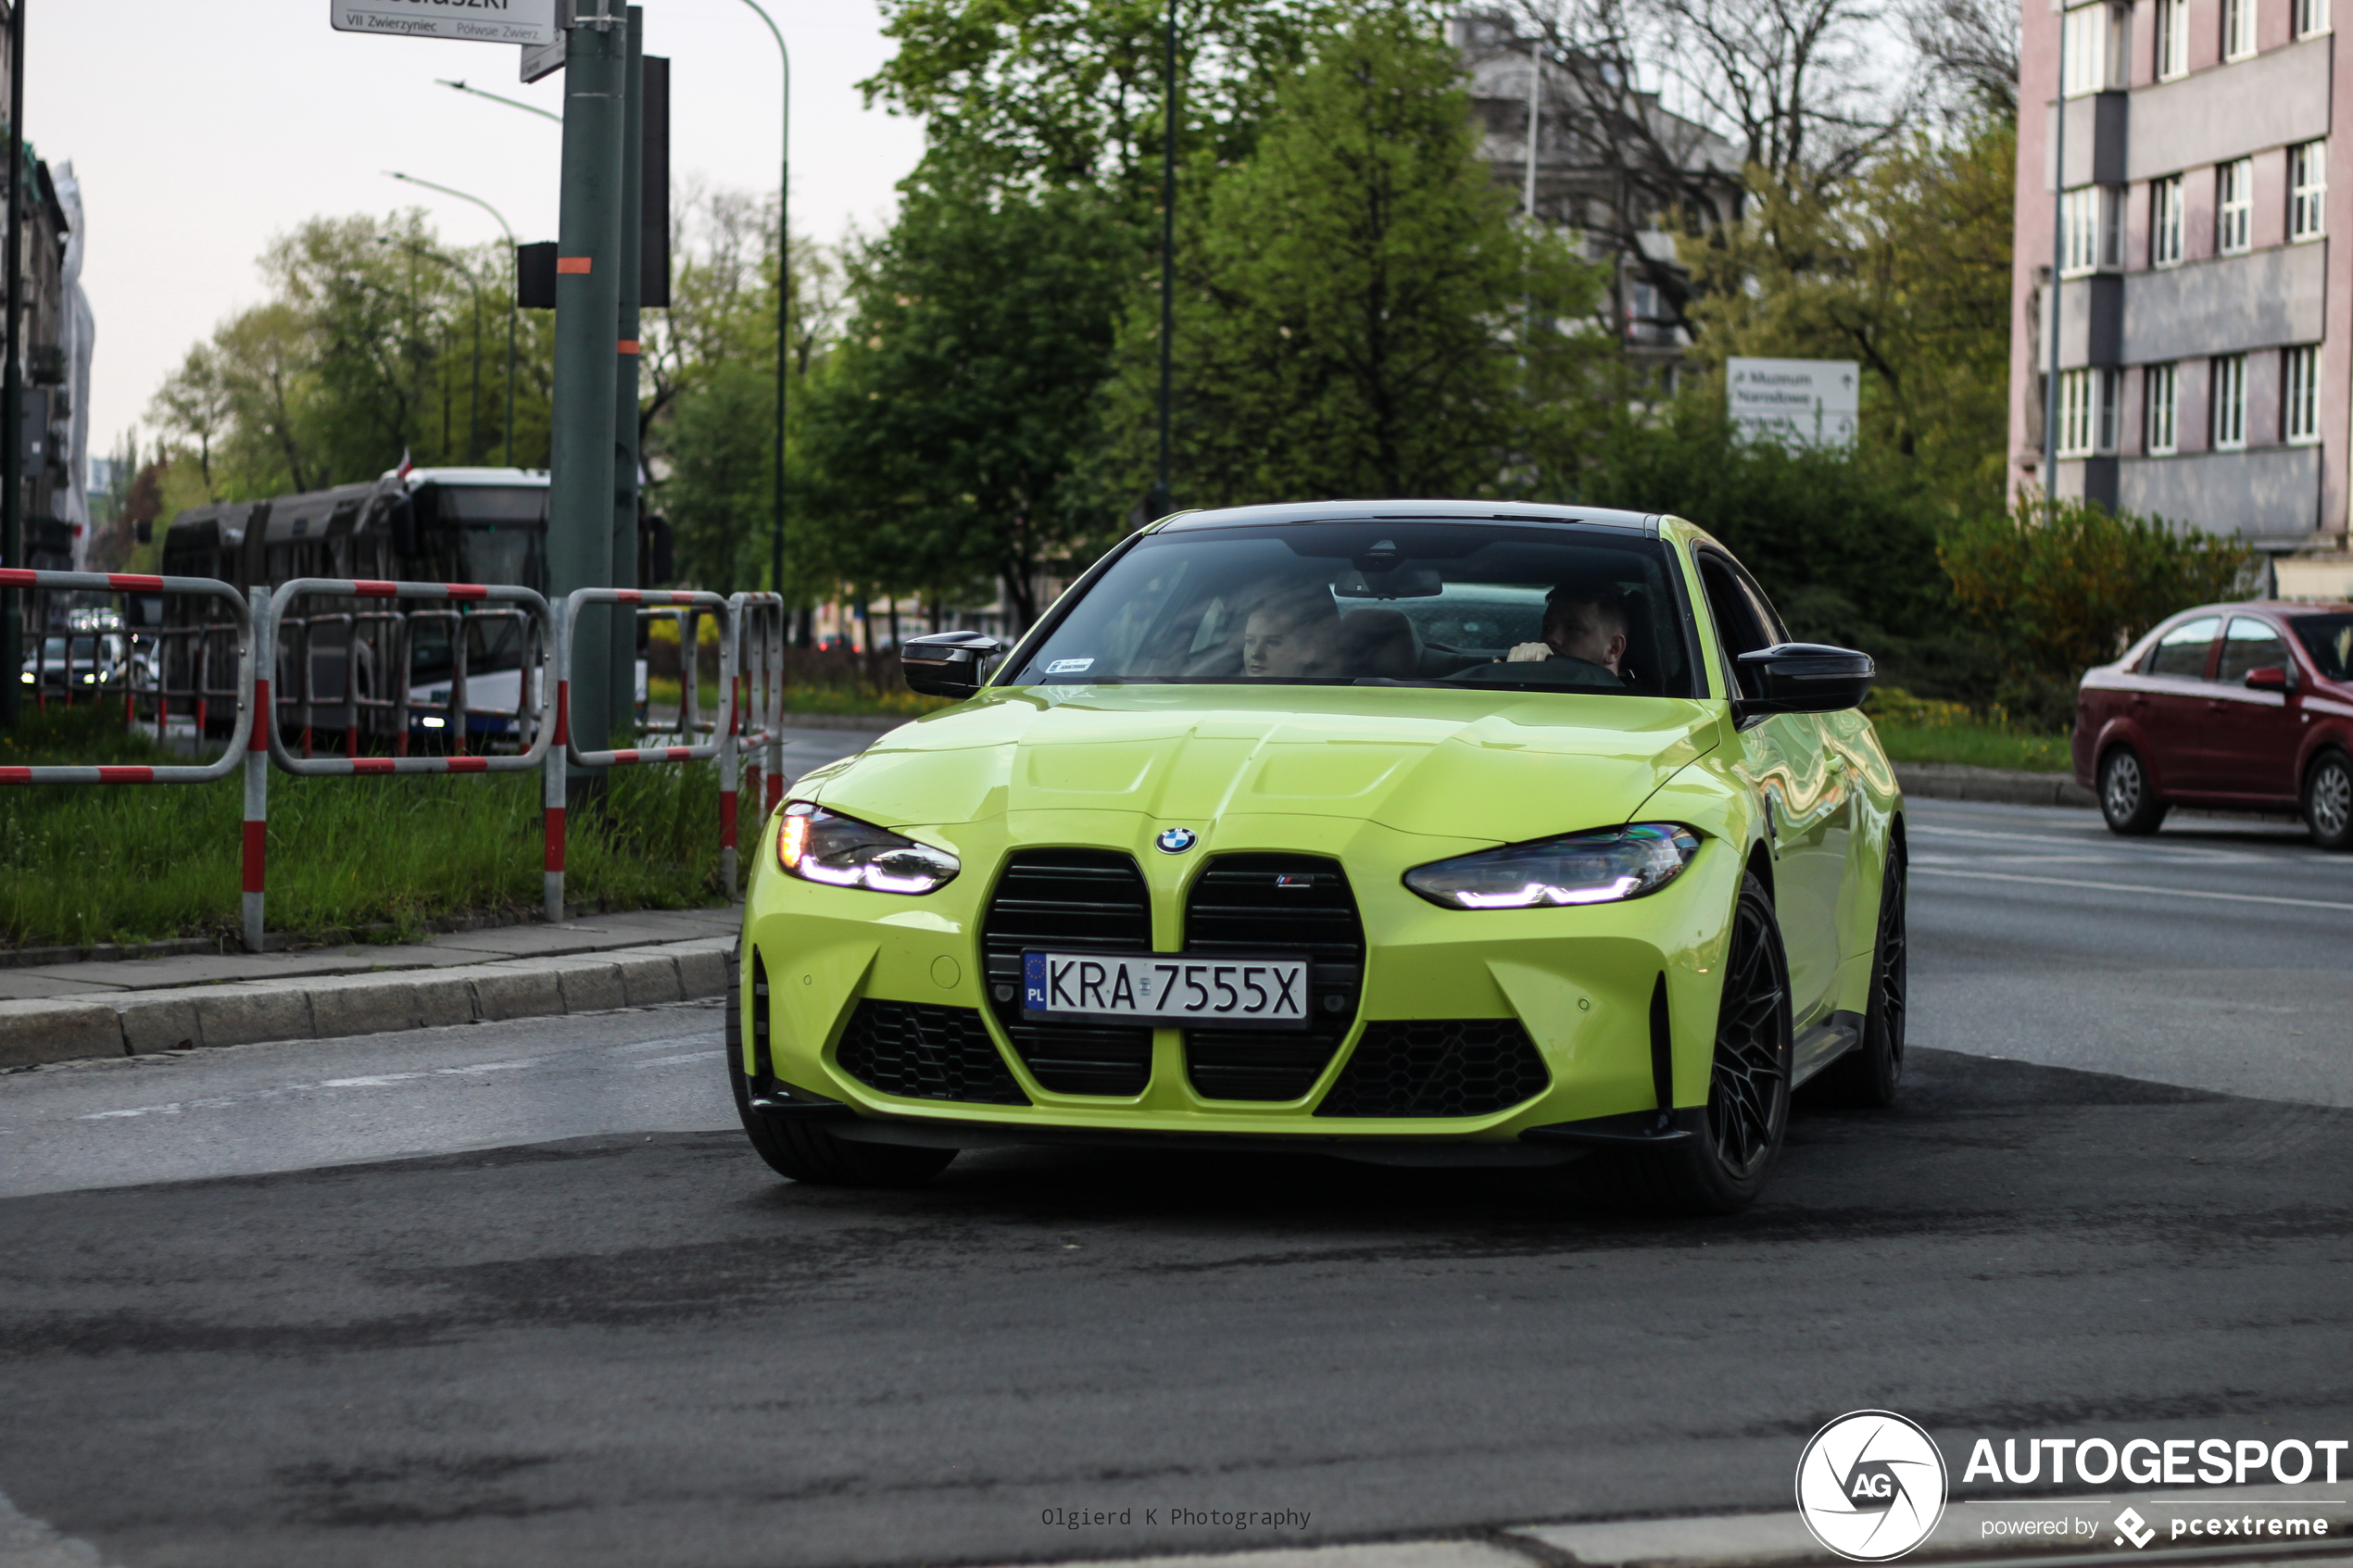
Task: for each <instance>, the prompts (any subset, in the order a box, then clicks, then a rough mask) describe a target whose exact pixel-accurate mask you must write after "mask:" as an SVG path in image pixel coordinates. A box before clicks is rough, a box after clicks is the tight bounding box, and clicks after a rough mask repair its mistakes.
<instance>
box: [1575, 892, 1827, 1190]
mask: <svg viewBox="0 0 2353 1568" xmlns="http://www.w3.org/2000/svg"><path fill="white" fill-rule="evenodd" d="M1792 1059H1793V1034H1792V1030H1791V1025H1790V997H1789V960H1788V958H1787V957H1786V956H1785V954H1784V953H1783V951H1782V947H1781V934H1780V923H1779V922H1778V920H1777V919H1776V917H1775V916H1774V913H1773V899H1772V895H1770V894H1768V893H1767V892H1766V891H1765V884H1763V883H1761V882H1759V881H1757V880H1756V878H1755V875H1754V874H1752V873H1746V872H1743V875H1742V877H1741V890H1740V900H1739V902H1738V903H1737V904H1736V905H1735V906H1734V907H1733V910H1732V930H1731V941H1730V947H1729V950H1728V951H1727V953H1726V955H1725V960H1724V998H1723V1000H1722V1002H1721V1003H1720V1004H1718V1009H1717V1017H1716V1048H1715V1053H1714V1056H1713V1059H1712V1060H1711V1062H1710V1064H1709V1070H1708V1085H1707V1105H1706V1108H1705V1111H1704V1112H1703V1111H1695V1110H1682V1111H1679V1112H1677V1113H1676V1120H1677V1122H1678V1123H1680V1125H1681V1126H1682V1128H1683V1130H1684V1131H1685V1132H1686V1133H1687V1134H1688V1135H1687V1136H1685V1137H1682V1138H1680V1139H1678V1140H1676V1141H1675V1142H1673V1143H1671V1144H1668V1145H1667V1146H1666V1147H1664V1148H1658V1149H1647V1150H1643V1151H1642V1152H1640V1153H1634V1154H1629V1155H1627V1156H1624V1157H1622V1158H1612V1157H1603V1158H1601V1159H1599V1160H1592V1161H1589V1163H1590V1164H1592V1166H1593V1169H1592V1171H1591V1172H1589V1173H1588V1174H1589V1176H1591V1177H1596V1178H1599V1181H1600V1187H1601V1191H1602V1193H1603V1194H1604V1195H1605V1196H1608V1197H1611V1198H1619V1199H1623V1200H1629V1201H1631V1202H1633V1203H1636V1204H1639V1205H1641V1206H1642V1207H1645V1208H1655V1209H1664V1210H1669V1211H1672V1212H1675V1213H1682V1214H1736V1213H1738V1212H1739V1211H1740V1210H1743V1209H1745V1208H1747V1207H1748V1206H1749V1204H1750V1203H1752V1202H1753V1201H1755V1198H1756V1195H1757V1194H1758V1193H1759V1192H1761V1191H1763V1190H1764V1187H1765V1178H1766V1176H1767V1174H1768V1173H1769V1172H1770V1171H1771V1169H1772V1165H1773V1158H1774V1156H1775V1155H1777V1154H1779V1153H1780V1148H1781V1139H1782V1136H1783V1135H1785V1134H1786V1133H1787V1132H1788V1130H1789V1101H1790V1072H1791V1068H1792V1065H1793V1060H1792Z"/></svg>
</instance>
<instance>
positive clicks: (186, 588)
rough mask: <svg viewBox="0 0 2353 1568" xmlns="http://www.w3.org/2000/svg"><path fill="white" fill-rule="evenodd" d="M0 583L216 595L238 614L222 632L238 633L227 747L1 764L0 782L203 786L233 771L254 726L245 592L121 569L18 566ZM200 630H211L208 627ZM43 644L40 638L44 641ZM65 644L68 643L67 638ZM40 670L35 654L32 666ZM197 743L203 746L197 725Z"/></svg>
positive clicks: (59, 589) (2, 574) (58, 589)
mask: <svg viewBox="0 0 2353 1568" xmlns="http://www.w3.org/2000/svg"><path fill="white" fill-rule="evenodd" d="M0 587H9V588H29V589H31V590H33V591H34V592H36V593H41V592H46V593H107V594H187V595H194V596H199V597H203V598H212V599H219V600H221V601H223V602H224V603H226V604H228V605H229V606H231V607H232V608H233V610H234V611H235V613H236V616H237V621H236V622H235V623H234V624H233V625H231V626H224V627H221V628H220V630H221V631H223V632H227V633H233V634H234V635H235V637H236V658H237V671H238V674H237V679H236V682H235V684H233V685H232V686H231V687H229V688H228V690H227V692H226V693H225V695H226V696H230V697H233V698H234V699H235V700H236V704H237V723H236V728H235V730H233V732H232V733H231V734H230V736H229V744H228V746H226V747H225V748H224V749H223V750H222V751H221V754H220V756H219V757H216V758H214V759H212V760H211V761H209V762H195V763H190V764H187V765H186V766H184V767H183V766H179V765H176V764H170V763H158V764H156V765H153V766H140V767H79V766H75V765H73V764H69V763H63V764H44V765H41V766H36V767H24V768H0V784H207V783H209V782H210V781H212V780H214V779H220V778H226V777H228V776H229V775H230V774H231V773H233V772H234V771H236V769H237V762H238V759H239V755H240V754H241V753H242V752H243V751H244V750H245V743H246V740H247V738H248V736H249V735H250V734H251V733H252V729H253V717H254V715H253V704H252V703H251V702H250V701H247V700H245V696H246V694H247V692H248V691H249V690H250V681H251V677H252V673H253V669H254V663H255V660H254V626H253V622H252V619H251V617H250V616H249V615H248V613H247V611H246V608H245V596H244V595H243V594H240V593H238V592H237V590H236V589H234V588H233V587H231V586H230V585H229V584H228V583H222V582H220V581H218V580H217V579H214V578H210V577H149V576H145V575H144V574H140V573H135V572H125V571H25V570H23V569H21V568H15V567H9V568H0ZM200 630H205V631H209V630H211V628H202V629H200ZM42 641H43V642H44V643H45V642H46V641H47V639H46V637H45V636H44V638H43V639H42ZM67 646H68V647H69V648H70V647H71V646H72V643H71V636H70V635H69V638H68V642H67ZM40 669H41V664H40V659H39V655H38V654H37V653H36V655H35V662H34V670H35V671H36V673H38V672H39V671H40ZM197 741H198V743H199V744H202V741H203V733H202V731H201V729H199V731H198V734H197Z"/></svg>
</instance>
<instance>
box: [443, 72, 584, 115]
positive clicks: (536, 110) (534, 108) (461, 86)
mask: <svg viewBox="0 0 2353 1568" xmlns="http://www.w3.org/2000/svg"><path fill="white" fill-rule="evenodd" d="M434 81H435V82H440V83H441V84H442V85H443V86H444V87H455V88H456V89H457V90H458V91H459V92H460V93H472V94H473V95H474V96H475V97H477V98H487V99H489V100H490V101H491V102H492V103H494V104H504V105H506V106H507V107H509V108H510V109H521V110H522V112H523V113H525V114H535V115H537V116H538V117H539V118H540V119H552V120H554V121H555V122H556V123H557V124H558V125H561V124H562V123H563V122H564V117H563V116H561V115H560V114H554V113H550V112H549V111H548V110H547V109H543V108H541V107H539V106H538V105H537V104H526V103H524V102H523V101H522V99H521V98H502V97H500V96H499V95H498V94H496V93H485V92H484V91H483V90H482V89H481V88H479V87H469V86H467V85H466V84H465V83H464V82H452V81H450V80H449V79H448V78H447V77H446V76H436V77H434Z"/></svg>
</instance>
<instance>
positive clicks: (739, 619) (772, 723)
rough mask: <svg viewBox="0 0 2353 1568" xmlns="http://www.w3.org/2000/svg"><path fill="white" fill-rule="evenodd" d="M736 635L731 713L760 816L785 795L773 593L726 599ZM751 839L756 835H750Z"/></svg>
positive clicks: (780, 643) (779, 643)
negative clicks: (757, 784) (755, 784)
mask: <svg viewBox="0 0 2353 1568" xmlns="http://www.w3.org/2000/svg"><path fill="white" fill-rule="evenodd" d="M728 606H729V612H730V615H731V616H732V618H733V620H734V623H735V626H736V679H737V681H738V682H739V683H740V684H741V687H742V689H741V690H740V691H739V692H738V693H737V695H736V711H737V712H738V713H741V714H746V715H749V716H751V717H750V721H749V722H745V723H743V724H741V725H739V728H740V729H741V731H742V734H741V735H740V737H739V741H738V744H739V745H740V746H742V747H743V749H744V750H745V751H746V752H748V753H749V754H750V755H751V756H753V757H755V758H757V759H759V760H758V761H756V762H754V763H753V765H752V767H751V770H750V771H751V772H752V774H753V776H754V777H756V778H760V779H761V780H762V781H764V784H765V787H764V788H761V789H755V790H753V792H752V798H753V800H754V801H756V802H757V803H758V804H759V807H760V810H761V820H762V821H763V822H764V821H765V820H766V819H767V814H768V813H769V812H771V811H774V809H776V806H777V803H778V802H780V801H781V800H783V799H784V795H785V776H784V760H785V737H784V734H783V731H784V721H785V631H786V628H785V601H784V597H783V596H781V595H778V594H751V593H745V594H736V595H734V596H731V597H730V598H729V600H728ZM752 836H753V837H755V838H757V837H758V836H759V834H757V833H754V834H753V835H752Z"/></svg>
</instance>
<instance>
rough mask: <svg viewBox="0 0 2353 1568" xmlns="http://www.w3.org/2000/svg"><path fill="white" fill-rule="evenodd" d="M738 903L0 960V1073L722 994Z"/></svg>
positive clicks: (739, 915)
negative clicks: (233, 948)
mask: <svg viewBox="0 0 2353 1568" xmlns="http://www.w3.org/2000/svg"><path fill="white" fill-rule="evenodd" d="M741 918H742V917H741V914H740V911H739V910H737V909H734V908H720V909H641V910H635V911H633V912H630V913H627V914H616V915H604V916H598V917H597V918H595V919H590V920H582V921H576V922H566V923H565V924H562V925H510V926H500V927H497V928H495V929H493V930H488V931H469V932H459V933H454V934H452V935H447V936H442V937H437V938H435V939H434V941H432V942H429V943H417V944H413V945H409V946H401V947H369V946H366V945H364V944H353V945H350V946H347V947H323V948H314V949H310V950H307V951H302V952H290V953H250V954H249V953H223V954H185V955H182V956H179V957H175V958H158V959H121V960H111V961H98V962H91V963H61V964H45V965H38V966H35V967H32V968H28V969H12V970H0V1068H10V1067H30V1066H36V1065H40V1064H43V1063H46V1062H55V1061H73V1060H83V1059H87V1058H91V1057H111V1056H138V1055H144V1054H145V1053H148V1052H152V1051H167V1050H177V1049H184V1048H187V1047H197V1046H241V1045H249V1044H252V1043H254V1042H257V1041H260V1040H304V1039H315V1040H326V1039H334V1038H337V1037H340V1036H343V1035H374V1034H381V1033H383V1032H384V1031H387V1030H396V1029H425V1028H433V1027H435V1026H438V1025H442V1024H449V1023H472V1022H490V1021H494V1020H498V1019H508V1018H532V1017H544V1016H547V1015H548V1014H553V1013H565V1012H593V1011H597V1010H603V1009H607V1008H622V1007H648V1006H650V1005H652V1004H654V1003H657V1002H678V1001H694V1000H698V999H700V998H702V997H716V996H721V995H724V993H725V991H726V989H727V954H728V951H729V949H730V948H731V947H733V946H734V945H735V940H736V928H737V924H738V922H739V921H740V920H741Z"/></svg>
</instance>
